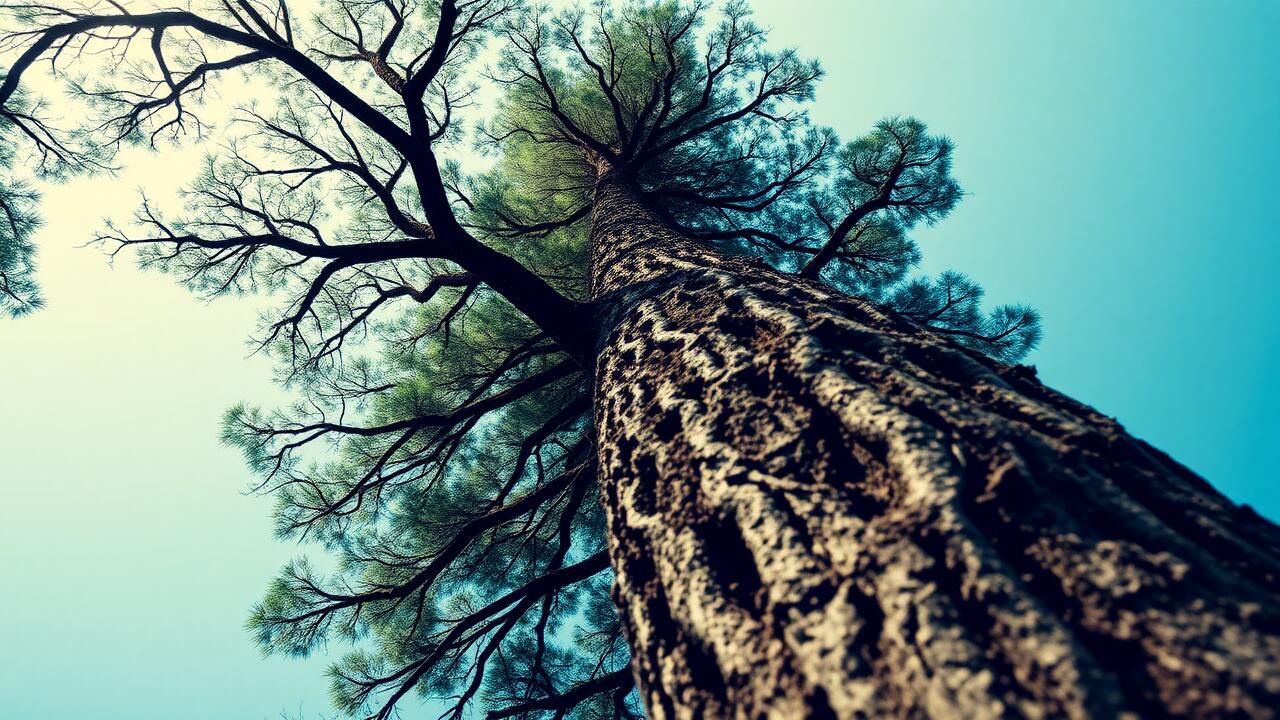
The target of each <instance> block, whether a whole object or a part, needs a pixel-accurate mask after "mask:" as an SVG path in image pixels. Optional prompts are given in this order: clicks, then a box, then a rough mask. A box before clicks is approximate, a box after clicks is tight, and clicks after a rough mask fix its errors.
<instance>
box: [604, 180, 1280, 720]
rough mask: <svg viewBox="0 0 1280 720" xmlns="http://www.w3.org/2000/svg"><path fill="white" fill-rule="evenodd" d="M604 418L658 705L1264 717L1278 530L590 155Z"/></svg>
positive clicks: (629, 629) (1024, 379) (1269, 694)
mask: <svg viewBox="0 0 1280 720" xmlns="http://www.w3.org/2000/svg"><path fill="white" fill-rule="evenodd" d="M592 243H593V258H592V264H593V270H592V291H593V297H594V302H595V307H596V314H597V325H596V343H597V347H596V354H597V361H596V365H595V370H594V372H595V383H596V388H595V412H596V418H595V424H596V433H597V440H598V447H599V466H600V484H601V490H602V496H603V502H604V504H605V508H606V510H607V516H608V522H609V533H610V536H611V546H610V556H611V561H612V565H613V569H614V571H615V573H616V584H615V600H616V602H617V604H618V606H619V609H620V612H621V615H622V621H623V626H624V628H625V630H626V633H627V636H628V639H629V642H630V645H631V648H632V652H633V658H634V659H633V663H634V671H635V675H636V680H637V685H638V687H639V688H640V691H641V695H642V698H643V700H644V702H645V704H646V706H647V708H648V711H649V713H650V715H651V717H653V718H655V719H656V720H665V719H668V718H703V717H706V718H711V717H739V718H747V717H750V718H756V717H776V718H790V717H797V718H799V717H814V718H833V717H834V718H853V717H885V718H907V717H912V718H915V717H933V718H955V717H963V718H996V717H1026V718H1049V717H1066V718H1113V717H1187V718H1209V717H1214V718H1218V717H1250V718H1271V717H1277V714H1278V712H1280V710H1278V709H1280V602H1278V601H1277V597H1278V594H1277V593H1278V591H1280V530H1278V529H1277V527H1276V526H1275V525H1273V524H1271V523H1270V522H1268V521H1266V520H1264V519H1263V518H1261V517H1259V516H1258V515H1257V514H1255V513H1254V512H1253V511H1252V510H1250V509H1248V508H1247V507H1238V506H1235V505H1233V504H1232V503H1231V502H1230V501H1228V500H1227V499H1225V498H1224V497H1222V496H1221V495H1220V494H1219V493H1217V492H1216V491H1214V490H1213V489H1212V488H1211V487H1210V486H1209V485H1208V484H1207V483H1206V482H1205V481H1204V480H1202V479H1201V478H1199V477H1198V476H1196V475H1195V474H1193V473H1192V472H1190V471H1188V470H1187V469H1185V468H1183V467H1182V466H1180V465H1179V464H1177V463H1176V462H1174V461H1173V460H1171V459H1169V458H1168V457H1167V456H1165V455H1164V454H1162V453H1160V452H1159V451H1157V450H1155V449H1153V448H1151V447H1150V446H1148V445H1146V444H1145V443H1143V442H1142V441H1140V440H1137V439H1135V438H1133V437H1132V436H1130V435H1129V434H1127V433H1126V432H1125V431H1124V429H1123V428H1122V427H1121V426H1120V425H1119V424H1118V423H1116V422H1115V421H1114V420H1112V419H1110V418H1107V417H1105V416H1103V415H1101V414H1099V413H1098V412H1096V411H1095V410H1093V409H1091V408H1089V407H1086V406H1084V405H1082V404H1080V403H1077V402H1075V401H1073V400H1071V399H1069V398H1067V397H1064V396H1062V395H1060V394H1058V393H1056V392H1054V391H1052V390H1050V389H1048V388H1046V387H1044V386H1043V385H1041V384H1040V383H1039V382H1038V381H1037V380H1036V379H1035V377H1034V372H1033V371H1031V370H1029V369H1027V368H1022V367H1014V366H1005V365H1001V364H999V363H996V362H994V361H992V360H989V359H987V358H984V357H979V356H977V355H974V354H972V353H970V352H967V351H965V350H962V349H960V348H958V347H957V346H956V345H954V344H952V343H950V342H948V341H946V340H945V339H942V338H940V337H939V336H937V335H934V334H931V333H929V332H927V331H924V330H922V329H920V328H919V327H917V326H915V325H913V324H911V323H909V322H907V321H905V320H902V319H900V318H898V317H896V316H894V315H893V314H891V313H888V312H886V311H884V310H881V309H879V308H877V307H875V306H873V305H872V304H869V303H866V302H862V301H859V300H856V299H851V298H849V297H846V296H843V295H839V294H837V293H833V292H830V291H828V290H825V289H823V288H822V287H820V286H819V285H816V284H814V283H812V282H810V281H807V280H804V279H800V278H796V277H792V276H786V275H782V274H779V273H777V272H774V271H772V270H770V269H768V268H767V267H765V266H763V265H761V264H758V263H755V262H752V261H748V260H742V259H730V258H725V257H723V256H720V255H718V254H716V253H715V252H713V251H711V250H709V249H707V248H705V247H701V246H699V245H696V244H694V243H692V242H690V241H688V240H686V239H685V238H683V237H681V236H679V235H678V234H676V233H674V232H672V231H671V230H669V229H668V228H667V227H665V226H664V225H663V224H662V223H661V222H660V221H659V220H658V219H657V218H656V217H655V216H654V215H653V214H652V213H650V212H648V210H646V209H645V207H644V206H643V204H642V203H641V202H640V201H639V200H638V199H637V195H636V194H635V193H634V192H633V191H632V190H631V188H630V187H629V186H628V185H627V183H626V182H625V181H623V180H620V179H618V178H616V177H614V176H612V175H606V176H605V177H604V178H603V179H602V181H601V184H600V186H599V188H598V192H597V201H596V206H595V210H594V228H593V231H592Z"/></svg>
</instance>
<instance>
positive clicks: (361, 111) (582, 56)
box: [0, 0, 1280, 718]
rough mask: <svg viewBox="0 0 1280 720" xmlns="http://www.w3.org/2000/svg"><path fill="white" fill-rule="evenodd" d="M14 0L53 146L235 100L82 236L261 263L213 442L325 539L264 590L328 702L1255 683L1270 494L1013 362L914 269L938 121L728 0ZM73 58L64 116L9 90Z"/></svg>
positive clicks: (989, 708)
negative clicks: (833, 74)
mask: <svg viewBox="0 0 1280 720" xmlns="http://www.w3.org/2000/svg"><path fill="white" fill-rule="evenodd" d="M12 9H13V11H14V13H13V16H14V18H15V21H16V23H17V24H16V26H15V29H14V30H13V32H11V33H10V34H9V35H7V36H6V37H7V40H6V43H7V44H8V47H9V48H10V49H12V50H13V51H14V52H15V55H16V58H15V60H14V61H13V63H12V65H11V66H10V69H9V72H8V74H7V75H6V76H5V79H4V80H3V82H2V83H0V108H2V109H3V110H2V111H3V117H4V118H5V121H6V123H7V124H6V126H5V129H6V130H9V131H11V132H13V133H16V134H18V135H20V136H22V137H24V138H25V142H26V144H27V146H28V147H30V148H33V149H34V151H35V152H36V153H37V156H38V157H43V158H44V163H43V164H41V163H34V164H28V165H29V166H34V167H36V168H37V169H38V170H47V171H49V172H54V171H59V170H61V171H73V170H96V169H102V168H104V167H106V166H107V165H108V164H109V162H110V161H111V158H112V157H113V153H114V150H115V149H117V148H118V147H120V146H121V145H122V144H124V143H128V142H140V143H144V144H152V145H156V144H159V145H163V144H164V143H167V142H177V141H183V140H187V139H191V138H195V139H203V138H204V137H206V136H207V134H208V133H209V132H210V131H211V127H212V126H211V124H210V123H211V122H212V121H211V120H210V119H209V118H210V115H209V114H208V113H209V112H211V109H212V108H215V107H217V106H218V105H219V104H220V103H221V102H224V101H221V100H219V99H216V98H212V97H207V96H206V91H207V89H208V88H210V87H212V83H214V82H215V81H217V80H218V79H219V78H221V77H222V76H225V75H227V74H228V73H232V72H235V71H240V72H241V73H242V74H244V75H245V76H246V77H247V78H248V81H247V82H248V83H249V88H250V90H251V91H252V93H253V94H254V95H259V96H261V97H257V98H255V99H256V100H257V102H244V103H241V104H240V105H239V106H237V108H236V115H235V119H234V122H232V123H230V124H229V125H228V126H227V127H226V128H225V129H219V130H218V132H219V135H218V137H220V138H221V139H222V142H223V147H222V148H221V149H219V150H218V151H217V152H216V153H215V154H214V155H213V156H212V157H211V158H210V159H209V160H208V161H207V163H206V164H205V166H204V167H202V168H200V169H199V173H198V175H197V177H196V178H195V180H194V181H193V182H192V183H191V185H190V186H189V188H188V189H187V191H186V193H185V195H186V198H187V202H186V206H185V207H184V208H183V209H182V210H181V211H180V212H178V213H176V214H175V213H171V212H166V211H165V210H164V209H162V208H159V207H156V206H155V205H154V204H152V203H150V202H149V201H147V200H145V199H144V201H143V203H142V205H141V207H140V209H139V211H138V213H137V217H136V218H135V219H136V222H135V223H133V224H132V225H130V226H126V227H111V228H108V229H107V230H106V231H104V232H103V233H102V235H101V237H100V238H99V240H100V241H101V242H103V243H104V244H105V245H106V246H107V247H109V248H110V249H111V250H112V251H113V252H118V251H120V250H121V249H133V250H136V251H138V253H139V257H140V259H141V261H142V262H143V263H144V264H145V265H149V266H154V267H159V268H162V269H165V270H167V271H170V272H173V273H174V274H176V275H178V276H179V277H180V278H182V279H183V280H184V281H185V282H187V283H188V284H190V285H191V286H192V287H193V288H195V289H197V290H200V291H203V292H206V293H209V294H212V295H217V294H222V293H227V292H238V291H256V290H264V291H271V292H272V293H274V294H275V295H276V296H279V297H283V298H285V302H284V305H283V306H282V307H281V308H280V309H279V311H278V313H276V314H275V315H273V316H271V317H268V318H267V319H266V320H265V321H264V325H263V327H262V329H261V332H260V337H259V340H260V342H261V345H262V347H263V348H264V349H265V350H267V351H269V352H271V353H272V354H273V355H274V356H275V357H277V358H279V360H280V363H281V368H282V381H283V382H285V383H286V384H288V385H289V386H290V387H292V388H293V389H295V391H296V392H297V393H298V395H299V401H298V403H297V404H296V405H295V406H293V407H290V408H286V409H283V410H279V411H266V410H261V409H257V408H253V407H249V406H238V407H236V408H234V409H232V410H231V411H230V412H229V413H228V414H227V417H226V420H225V437H226V439H227V440H228V441H229V442H231V443H234V444H236V445H237V446H239V447H240V448H241V449H242V450H243V451H244V452H245V455H246V457H247V459H248V461H249V462H250V464H251V466H252V467H253V468H254V469H255V470H256V471H257V472H258V473H259V475H260V477H261V485H260V489H261V490H262V491H264V492H268V493H271V494H273V495H274V496H275V497H276V499H277V502H278V505H277V510H276V516H277V518H278V527H279V531H280V534H281V535H282V536H284V537H300V538H307V539H311V540H314V541H316V542H318V543H320V544H321V545H322V546H323V547H324V548H325V549H327V550H328V551H329V552H330V553H331V555H332V556H333V558H334V559H335V560H336V563H335V564H336V567H335V568H333V569H332V570H322V569H321V568H317V567H314V566H313V565H311V564H309V563H307V562H305V561H298V562H295V563H292V564H290V565H289V566H288V567H286V568H285V569H284V570H283V571H282V573H281V575H280V577H279V579H278V580H277V581H276V582H275V583H274V584H273V586H272V587H271V588H270V589H269V591H268V593H267V596H266V598H265V599H264V600H263V601H262V602H261V604H260V605H259V606H258V607H257V608H255V610H254V612H253V615H252V618H251V621H250V626H251V628H252V630H253V631H254V633H255V634H256V636H257V638H258V640H259V642H260V643H261V644H262V645H263V646H264V647H265V648H266V649H268V650H270V651H273V652H286V653H295V654H306V653H309V652H311V651H313V650H314V649H315V648H316V647H318V646H320V645H321V644H323V643H325V642H326V641H331V640H332V641H339V640H343V641H348V642H350V643H351V645H352V646H353V647H352V651H351V653H350V654H349V655H348V656H347V657H345V658H344V659H343V660H341V661H340V662H339V663H337V664H336V665H335V666H334V668H333V670H332V677H333V684H334V697H335V700H336V702H337V704H338V705H339V707H340V708H341V709H342V710H343V711H345V712H348V713H352V714H358V713H369V714H370V715H371V716H372V717H377V718H384V717H388V716H389V715H391V714H392V713H393V712H394V710H395V708H396V706H397V704H398V703H400V702H401V701H402V700H403V698H404V697H405V696H406V695H407V694H408V693H410V692H412V691H415V690H416V691H418V692H421V693H424V694H427V695H430V696H433V697H437V698H441V699H443V700H444V701H445V702H446V703H447V706H448V707H449V708H450V709H449V711H448V712H447V713H446V714H448V715H451V716H453V717H462V716H463V715H465V714H466V713H467V712H468V708H469V707H471V706H472V705H473V704H474V703H480V704H482V705H483V707H485V708H486V709H487V710H488V712H489V716H490V717H495V718H496V717H541V716H551V717H566V716H570V715H572V716H574V717H584V718H585V717H601V716H608V717H631V716H636V715H639V714H640V713H641V711H642V706H643V710H644V711H647V713H648V714H649V715H651V716H653V717H655V718H671V717H720V716H735V717H739V716H741V717H745V716H753V717H754V716H759V715H769V716H779V717H781V716H796V717H801V716H813V717H855V716H888V717H916V716H931V717H954V716H957V715H959V716H964V717H996V716H1006V715H1023V716H1028V717H1046V716H1051V717H1058V716H1063V717H1118V716H1121V715H1123V714H1125V713H1130V714H1135V713H1136V714H1140V715H1144V716H1163V715H1169V716H1181V717H1209V716H1232V715H1235V716H1250V717H1270V716H1272V715H1273V714H1274V713H1275V710H1274V708H1275V707H1280V703H1278V702H1277V700H1280V681H1277V678H1280V673H1278V672H1277V670H1278V669H1280V632H1278V631H1277V629H1278V628H1280V605H1278V604H1277V602H1276V590H1277V586H1278V585H1280V574H1278V573H1277V569H1278V568H1280V533H1277V530H1276V528H1275V526H1274V525H1271V524H1270V523H1268V522H1267V521H1266V520H1264V519H1262V518H1260V517H1258V516H1257V515H1256V514H1254V513H1252V511H1250V510H1249V509H1248V508H1241V507H1237V506H1235V505H1233V504H1232V503H1230V502H1229V501H1228V500H1226V499H1225V498H1223V497H1222V496H1221V495H1219V494H1218V493H1217V492H1215V491H1214V490H1213V489H1212V488H1211V487H1210V486H1209V485H1208V484H1206V483H1205V482H1204V481H1203V480H1201V479H1200V478H1198V477H1197V476H1195V475H1194V474H1193V473H1191V472H1190V471H1188V470H1186V469H1185V468H1183V467H1182V466H1180V465H1178V464H1177V463H1176V462H1175V461H1173V460H1171V459H1169V458H1168V457H1166V456H1165V455H1163V454H1162V453H1160V452H1159V451H1157V450H1155V449H1153V448H1151V447H1149V446H1147V445H1146V444H1144V443H1142V442H1141V441H1139V440H1136V439H1134V438H1132V437H1131V436H1129V435H1128V434H1127V433H1125V431H1124V430H1123V429H1122V428H1121V427H1120V426H1119V425H1118V424H1117V423H1116V422H1115V421H1113V420H1111V419H1109V418H1106V417H1103V416H1101V415H1100V414H1098V413H1097V412H1095V411H1093V410H1092V409H1090V408H1088V407H1085V406H1083V405H1080V404H1078V403H1076V402H1074V401H1072V400H1070V399H1068V398H1066V397H1064V396H1062V395H1060V394H1058V393H1055V392H1053V391H1052V390H1049V389H1047V388H1045V387H1044V386H1043V385H1041V384H1040V383H1039V382H1038V381H1037V380H1036V378H1035V373H1034V370H1032V369H1031V368H1028V367H1025V366H1020V365H1015V364H1009V363H1012V362H1015V361H1017V360H1019V359H1020V358H1021V357H1023V356H1024V355H1025V353H1026V352H1027V351H1028V350H1029V349H1030V348H1031V347H1032V346H1033V345H1034V344H1035V342H1036V341H1037V339H1038V337H1039V321H1038V318H1037V316H1036V314H1035V313H1034V311H1033V310H1031V309H1029V308H1026V307H1022V306H1002V307H999V308H996V309H995V310H993V311H991V312H990V313H985V314H984V313H983V312H982V311H981V310H980V300H981V290H980V288H979V287H978V285H976V284H975V283H974V282H973V281H971V280H969V279H968V278H966V277H965V276H963V275H960V274H958V273H945V274H943V275H941V276H940V277H938V278H936V279H927V278H914V277H910V270H911V267H912V266H913V265H914V264H915V263H916V262H917V260H918V258H919V251H918V249H917V248H916V246H915V244H914V243H913V242H912V241H911V239H910V232H911V230H912V228H913V227H915V226H917V225H918V224H919V223H921V222H924V223H932V222H935V221H937V220H939V219H941V218H943V217H945V216H946V215H947V214H948V212H949V211H950V210H951V209H952V208H953V207H954V205H955V203H956V202H957V201H958V200H959V199H960V197H961V191H960V189H959V187H958V185H957V184H956V182H955V181H954V180H953V179H952V177H951V168H950V155H951V143H950V141H948V140H947V139H945V138H942V137H938V136H934V135H931V134H929V132H928V130H927V128H926V127H925V126H924V125H923V124H922V123H920V122H918V121H916V120H914V119H910V118H891V119H888V120H885V121H884V122H882V123H880V124H879V125H877V127H876V128H874V129H873V130H872V131H871V132H870V133H868V134H867V135H866V136H864V137H862V138H860V139H857V140H855V141H853V142H850V143H844V144H842V143H840V142H839V141H838V140H837V138H836V136H835V134H834V133H833V132H832V131H830V130H827V129H824V128H818V127H815V126H813V125H812V124H811V123H810V122H809V121H808V119H807V116H806V115H805V112H804V108H805V106H806V104H807V103H808V102H809V101H811V100H812V97H813V92H814V85H815V83H816V82H817V80H818V79H819V77H820V74H821V73H820V69H819V68H818V66H817V65H816V64H815V63H813V62H809V61H806V60H803V59H802V58H801V57H800V56H799V55H798V53H797V52H795V51H792V50H785V51H771V50H769V49H768V48H767V47H766V46H765V42H764V40H765V38H764V33H763V31H762V30H761V29H760V28H758V27H757V26H756V25H754V24H753V23H752V22H751V20H750V18H749V15H748V13H747V10H746V7H745V5H744V4H742V3H738V2H729V3H727V4H725V5H724V6H723V7H721V8H719V9H718V10H716V11H713V10H712V9H709V8H707V7H704V6H703V5H702V4H700V3H681V2H657V3H627V4H623V5H616V4H613V3H598V4H595V5H592V6H590V7H588V8H576V9H570V10H566V11H562V12H552V11H549V10H546V9H541V8H537V7H528V6H525V5H523V4H522V3H520V2H517V0H469V1H462V0H444V1H443V2H439V3H413V2H409V1H408V0H376V1H374V0H370V1H368V2H365V1H363V0H337V1H336V2H330V3H328V4H324V5H322V6H321V8H320V9H319V10H318V11H317V12H316V13H315V17H314V18H313V20H312V22H306V21H304V20H303V19H302V18H301V15H300V14H299V9H298V8H295V7H291V6H289V5H287V4H286V3H284V2H280V3H278V4H274V3H265V2H259V1H258V0H227V1H226V2H223V3H221V4H216V5H212V6H210V7H208V8H200V9H199V11H198V12H197V11H191V10H181V9H167V10H158V11H154V12H141V13H130V12H127V11H125V10H123V9H121V8H119V7H117V6H115V5H108V6H104V7H101V8H94V7H91V8H88V9H81V8H73V7H58V6H49V5H21V6H16V7H13V8H12ZM709 17H714V20H713V21H712V22H711V23H707V22H706V20H707V18H709ZM489 52H496V53H497V56H496V60H495V61H494V65H493V70H492V71H491V72H489V73H487V74H486V77H485V78H484V79H483V85H473V84H472V80H473V78H474V77H475V75H474V73H472V72H471V71H470V68H471V67H472V66H474V65H477V64H481V59H482V58H483V57H485V54H486V53H489ZM89 55H92V56H93V57H97V58H103V57H105V58H107V59H108V62H107V64H106V66H105V67H103V66H101V65H95V64H90V65H88V68H89V70H90V71H91V72H92V74H91V76H90V79H88V80H84V81H77V82H74V83H72V84H71V85H70V91H71V93H72V94H73V96H74V97H75V98H77V99H79V100H80V101H82V102H83V106H84V108H85V113H84V117H85V118H86V119H85V120H83V121H82V123H81V124H80V125H79V126H77V127H74V128H71V129H60V128H59V127H57V125H56V124H55V123H54V122H52V121H51V120H50V118H49V115H48V114H47V112H46V113H45V114H42V113H41V108H42V107H43V106H42V105H41V104H40V103H38V102H35V101H33V100H30V99H27V100H23V99H22V98H20V97H19V95H18V94H17V90H18V87H19V83H20V80H21V78H22V77H23V76H24V75H25V74H26V73H28V72H31V71H32V70H33V69H34V68H36V66H37V64H38V63H40V64H47V65H48V67H50V68H51V69H52V70H53V71H54V72H55V73H62V72H63V70H62V68H63V65H64V64H65V63H68V62H71V61H72V60H75V59H78V58H80V57H81V56H89ZM485 88H487V89H490V90H496V91H497V93H498V98H497V99H496V100H495V101H494V102H493V104H492V106H491V107H487V109H486V112H485V113H484V114H485V122H483V123H479V124H478V126H477V127H476V132H475V133H468V132H465V128H463V126H462V125H461V124H460V120H459V118H460V117H462V116H465V115H466V114H467V108H468V107H469V106H472V105H477V104H480V98H481V97H482V96H483V92H482V91H483V90H484V89H485ZM241 94H242V95H243V94H244V93H241ZM472 112H475V111H472ZM469 138H475V139H477V140H478V142H479V146H480V147H481V148H482V149H484V150H486V151H487V152H489V153H490V156H491V167H489V168H487V169H476V168H475V167H474V165H473V164H469V163H462V162H461V161H460V160H459V158H460V157H462V156H461V150H462V148H463V146H464V144H465V143H466V141H467V140H468V139H469ZM24 207H27V208H29V202H28V204H27V205H26V206H24ZM23 212H24V217H25V216H26V215H29V209H28V210H24V211H23ZM23 227H26V226H25V225H24V226H23ZM27 235H29V230H24V231H22V232H21V233H18V232H16V231H15V232H11V233H10V234H9V235H6V236H0V239H3V240H4V241H5V245H6V246H7V247H9V248H18V250H17V251H16V253H17V254H12V253H14V252H15V251H14V250H9V251H7V252H10V253H11V255H9V256H0V257H19V258H27V257H28V255H24V254H23V253H26V252H27V250H25V249H24V248H28V247H29V242H27ZM7 262H8V261H7ZM26 262H27V261H26V260H25V259H24V260H22V261H21V263H20V264H13V263H10V264H6V265H4V266H0V270H3V271H5V272H7V273H10V275H12V276H14V277H25V275H20V274H19V273H20V271H25V264H22V263H26ZM610 588H612V600H611V599H610ZM615 608H616V609H615ZM633 685H634V689H633Z"/></svg>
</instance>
